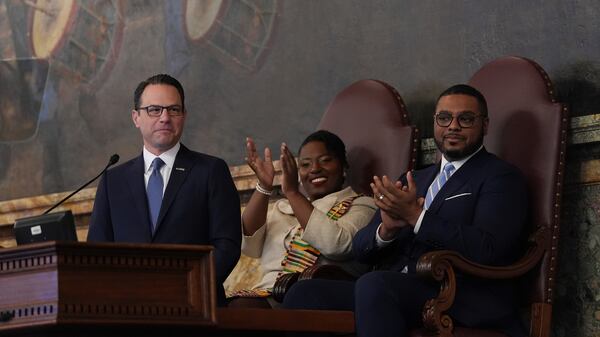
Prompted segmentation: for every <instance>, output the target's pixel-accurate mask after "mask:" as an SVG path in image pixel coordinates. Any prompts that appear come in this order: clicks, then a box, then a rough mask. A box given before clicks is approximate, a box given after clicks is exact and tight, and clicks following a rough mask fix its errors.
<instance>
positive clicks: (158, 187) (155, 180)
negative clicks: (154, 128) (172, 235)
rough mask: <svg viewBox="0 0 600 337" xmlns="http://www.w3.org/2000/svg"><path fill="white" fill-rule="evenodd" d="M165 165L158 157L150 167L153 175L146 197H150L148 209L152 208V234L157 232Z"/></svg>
mask: <svg viewBox="0 0 600 337" xmlns="http://www.w3.org/2000/svg"><path fill="white" fill-rule="evenodd" d="M164 164H165V162H164V161H162V159H160V158H158V157H156V158H154V160H153V161H152V164H151V165H150V167H151V168H152V174H150V179H148V188H147V191H146V195H147V196H148V207H149V208H150V221H151V222H152V233H154V231H155V230H156V221H158V213H160V205H161V204H162V198H163V186H164V183H163V178H162V175H161V174H160V168H161V167H162V166H163V165H164Z"/></svg>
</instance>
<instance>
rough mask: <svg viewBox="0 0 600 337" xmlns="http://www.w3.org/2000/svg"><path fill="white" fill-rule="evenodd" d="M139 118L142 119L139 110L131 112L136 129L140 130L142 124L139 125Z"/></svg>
mask: <svg viewBox="0 0 600 337" xmlns="http://www.w3.org/2000/svg"><path fill="white" fill-rule="evenodd" d="M139 118H140V112H139V111H137V110H131V120H132V121H133V124H134V125H135V127H136V128H138V129H139V128H140V124H139V121H138V120H139Z"/></svg>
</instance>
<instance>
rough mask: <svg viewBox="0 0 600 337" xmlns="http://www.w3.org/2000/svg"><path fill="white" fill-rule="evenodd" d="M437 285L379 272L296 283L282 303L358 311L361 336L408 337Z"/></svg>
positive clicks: (412, 277) (356, 312)
mask: <svg viewBox="0 0 600 337" xmlns="http://www.w3.org/2000/svg"><path fill="white" fill-rule="evenodd" d="M436 289H437V287H436V286H435V285H434V284H429V283H425V282H423V280H422V279H418V278H417V277H416V276H415V275H413V274H402V273H398V272H392V271H376V272H370V273H367V274H365V275H363V276H362V277H361V278H360V279H358V281H357V282H356V283H353V282H346V281H330V280H309V281H301V282H298V283H296V284H295V285H294V286H293V287H292V288H291V289H290V290H289V292H288V293H287V294H286V296H285V300H284V302H283V306H284V307H285V308H290V309H317V310H355V317H356V332H357V335H358V336H368V337H379V336H394V337H400V336H407V335H408V329H409V328H412V327H416V326H420V325H421V311H422V309H423V304H424V303H425V301H427V300H428V299H430V298H432V297H434V296H435V295H436Z"/></svg>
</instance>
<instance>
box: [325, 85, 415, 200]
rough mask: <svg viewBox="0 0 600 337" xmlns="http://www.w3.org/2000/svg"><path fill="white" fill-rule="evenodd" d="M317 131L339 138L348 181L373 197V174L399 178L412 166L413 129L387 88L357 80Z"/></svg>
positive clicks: (395, 95) (338, 98) (337, 99)
mask: <svg viewBox="0 0 600 337" xmlns="http://www.w3.org/2000/svg"><path fill="white" fill-rule="evenodd" d="M318 129H322V130H328V131H331V132H333V133H335V134H337V135H338V136H339V137H340V138H341V139H342V140H343V141H344V143H345V144H346V152H347V157H348V163H349V165H350V167H349V170H348V173H347V177H346V179H347V181H348V184H349V185H350V186H352V187H353V188H354V190H355V191H357V192H360V193H364V194H367V195H371V194H372V191H371V188H370V186H369V183H370V182H371V181H372V180H373V175H378V176H382V175H384V174H385V175H387V176H388V177H390V178H392V179H397V178H398V177H399V176H400V175H401V174H403V173H404V172H406V171H408V170H410V169H412V168H413V167H414V166H415V164H416V153H417V152H416V151H417V147H418V140H417V138H416V133H417V130H416V129H415V128H414V127H413V126H410V125H409V121H408V113H407V112H406V108H405V105H404V102H403V101H402V98H401V97H400V95H399V94H398V92H397V91H396V90H395V89H394V88H393V87H392V86H390V85H389V84H387V83H384V82H381V81H377V80H361V81H358V82H356V83H353V84H351V85H350V86H348V87H346V88H345V89H344V90H342V91H341V92H340V93H339V94H338V95H337V96H335V98H334V99H333V101H332V102H331V104H330V105H329V107H328V108H327V111H326V112H325V114H324V115H323V118H322V119H321V122H320V123H319V126H318Z"/></svg>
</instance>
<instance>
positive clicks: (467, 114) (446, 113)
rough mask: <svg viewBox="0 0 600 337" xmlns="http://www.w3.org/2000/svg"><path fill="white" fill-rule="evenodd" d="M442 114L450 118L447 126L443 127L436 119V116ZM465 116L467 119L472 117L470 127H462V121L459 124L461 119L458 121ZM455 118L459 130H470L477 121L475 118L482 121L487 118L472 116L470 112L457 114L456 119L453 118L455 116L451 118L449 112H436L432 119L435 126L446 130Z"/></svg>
mask: <svg viewBox="0 0 600 337" xmlns="http://www.w3.org/2000/svg"><path fill="white" fill-rule="evenodd" d="M442 114H443V115H447V116H450V121H449V122H448V124H445V125H444V124H442V123H440V121H439V119H438V116H439V115H442ZM465 115H466V116H469V117H473V121H472V122H471V125H466V126H465V125H463V123H464V120H463V121H462V122H461V119H460V118H461V117H462V116H465ZM455 118H456V119H457V120H458V125H459V126H460V127H461V128H463V129H469V128H472V127H473V125H474V124H475V119H477V118H482V119H485V118H488V116H485V115H476V114H474V113H471V112H463V113H461V114H459V115H458V116H456V117H455V116H452V114H451V113H449V112H436V113H435V114H434V115H433V119H434V120H435V123H436V124H437V125H438V126H439V127H442V128H447V127H449V126H450V125H451V124H452V122H453V121H454V119H455Z"/></svg>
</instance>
